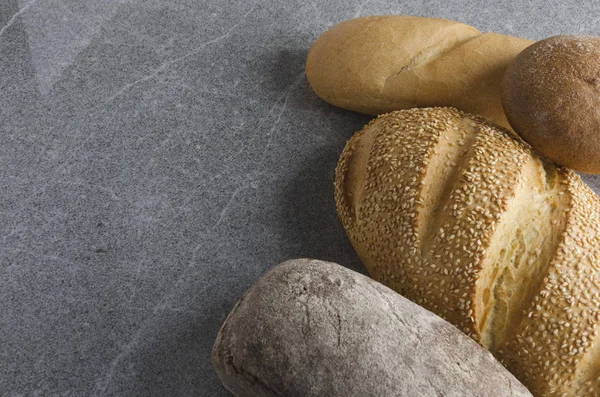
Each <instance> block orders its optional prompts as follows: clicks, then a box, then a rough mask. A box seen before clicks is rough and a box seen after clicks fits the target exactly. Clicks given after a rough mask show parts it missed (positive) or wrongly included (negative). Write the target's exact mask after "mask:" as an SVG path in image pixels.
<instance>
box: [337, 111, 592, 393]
mask: <svg viewBox="0 0 600 397" xmlns="http://www.w3.org/2000/svg"><path fill="white" fill-rule="evenodd" d="M335 198H336V204H337V209H338V214H339V216H340V219H341V220H342V223H343V224H344V227H345V228H346V231H347V233H348V236H349V238H350V240H351V242H352V244H353V246H354V247H355V249H356V251H357V253H358V254H359V256H360V257H361V259H362V261H363V262H364V264H365V266H366V267H367V269H368V270H369V273H370V274H371V275H372V276H373V277H374V278H375V279H376V280H378V281H381V282H383V283H384V284H386V285H388V286H390V287H392V288H393V289H395V290H396V291H398V292H399V293H401V294H403V295H405V296H406V297H408V298H410V299H412V300H413V301H415V302H417V303H419V304H421V305H423V306H424V307H426V308H427V309H429V310H431V311H433V312H435V313H436V314H438V315H440V316H442V317H444V318H446V319H447V320H449V321H450V322H452V323H453V324H455V325H456V326H457V327H458V328H460V329H461V330H463V331H464V332H466V333H467V334H469V335H470V336H472V337H473V338H474V339H475V340H477V341H478V342H479V343H481V344H482V345H483V346H484V347H486V348H487V349H489V350H490V351H491V352H492V353H493V354H495V355H496V357H498V358H499V359H500V360H501V361H503V362H504V363H505V364H506V365H507V367H508V368H509V369H510V370H511V371H512V372H513V373H514V374H515V376H517V378H519V379H520V380H521V381H523V382H524V384H525V385H526V386H528V387H529V388H530V389H531V390H532V391H533V392H534V394H535V395H537V396H554V395H558V396H561V395H563V393H566V394H564V395H565V396H578V395H592V394H594V393H596V394H597V391H598V390H597V389H596V388H598V385H599V383H598V382H597V380H596V378H597V377H598V376H600V368H599V367H600V345H599V343H598V341H597V339H598V337H597V335H598V331H597V329H598V323H600V299H599V289H598V286H599V285H600V280H599V279H598V277H599V276H600V273H598V271H599V270H600V269H599V264H600V261H599V259H600V237H599V236H600V233H599V232H600V230H599V229H600V200H599V199H598V197H597V196H596V195H595V194H594V193H593V192H592V191H591V190H590V189H589V188H588V187H587V185H585V184H584V183H583V182H582V181H581V179H580V178H579V176H577V175H576V174H575V173H574V172H573V171H571V170H568V169H564V168H558V167H556V166H555V165H553V164H551V163H549V162H548V161H546V160H545V159H542V158H540V157H539V156H538V155H536V154H535V153H533V152H532V150H531V148H530V147H529V146H528V145H527V144H526V143H524V142H523V141H520V140H518V139H515V138H512V137H511V136H510V133H509V132H508V131H507V130H505V129H503V128H501V127H498V126H495V125H493V124H491V123H489V122H486V121H485V120H484V119H482V118H480V117H477V116H472V115H468V114H465V113H462V112H460V111H458V110H456V109H452V108H428V109H410V110H402V111H396V112H392V113H389V114H386V115H382V116H380V117H378V118H377V119H375V120H373V121H372V122H371V123H369V124H368V125H367V126H365V128H364V129H363V130H362V131H360V132H358V133H357V134H355V135H354V136H353V137H352V138H351V139H350V141H349V142H348V143H347V145H346V147H345V149H344V152H343V153H342V155H341V157H340V161H339V163H338V167H337V169H336V181H335ZM590 390H591V391H590ZM590 393H592V394H590Z"/></svg>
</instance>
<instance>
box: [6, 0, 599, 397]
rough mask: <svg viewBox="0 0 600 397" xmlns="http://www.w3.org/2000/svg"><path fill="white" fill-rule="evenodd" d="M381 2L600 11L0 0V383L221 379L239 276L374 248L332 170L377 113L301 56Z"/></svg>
mask: <svg viewBox="0 0 600 397" xmlns="http://www.w3.org/2000/svg"><path fill="white" fill-rule="evenodd" d="M382 13H405V14H413V15H424V16H440V17H446V18H451V19H457V20H460V21H463V22H466V23H470V24H473V25H475V26H476V27H478V28H479V29H481V30H484V31H485V30H493V31H496V32H501V33H510V34H515V35H521V36H524V37H528V38H531V39H540V38H543V37H546V36H549V35H553V34H565V33H578V34H599V33H600V19H599V18H598V15H600V3H598V2H595V1H586V2H581V1H551V2H546V1H533V2H513V1H508V0H503V1H494V2H489V1H483V0H481V1H466V2H465V1H457V0H450V1H441V0H440V1H414V2H413V1H411V2H409V1H406V2H391V1H383V0H377V1H376V0H371V1H366V2H365V1H364V0H351V1H342V0H334V1H328V2H316V1H304V0H303V1H300V0H276V1H267V0H255V1H252V0H251V1H229V2H225V1H221V0H200V1H198V0H180V1H174V0H171V1H168V0H146V1H141V0H127V1H126V0H120V1H118V0H30V1H27V0H22V1H21V0H19V1H18V0H2V1H0V134H1V135H0V136H1V142H0V170H1V172H0V186H1V187H2V195H1V196H0V236H1V237H0V238H1V239H2V244H1V249H0V272H1V276H0V302H2V304H1V305H0V341H1V343H0V395H2V396H165V395H173V396H227V393H226V392H225V390H224V389H223V388H222V386H221V385H220V382H219V381H218V378H217V376H216V373H215V371H214V369H213V368H212V365H211V364H210V349H211V347H212V344H213V342H214V339H215V337H216V334H217V330H218V328H219V326H220V325H221V323H222V322H223V320H224V319H225V316H226V315H227V313H228V312H229V311H230V310H231V308H232V307H233V305H234V303H235V301H236V300H237V299H238V298H239V296H240V295H241V293H242V292H243V291H244V290H246V289H247V288H248V287H249V286H250V285H251V284H252V283H253V282H254V281H256V280H257V279H258V277H259V276H260V275H261V274H263V273H264V272H265V271H266V270H267V269H268V268H269V267H270V266H272V265H273V264H274V263H278V262H280V261H282V260H285V259H288V258H292V257H299V256H304V257H315V258H320V259H325V260H332V261H336V262H339V263H342V264H345V265H347V266H349V267H351V268H354V269H360V268H361V266H360V264H359V262H358V260H357V258H356V256H355V254H354V253H353V251H352V249H351V247H350V245H349V243H348V241H347V239H346V237H345V235H344V232H343V229H342V227H341V225H340V223H339V222H338V220H337V217H336V214H335V209H334V202H333V187H332V183H333V170H334V167H335V164H336V161H337V157H338V155H339V153H340V152H341V150H342V148H343V145H344V143H345V141H346V139H348V138H349V137H350V136H351V135H352V133H353V132H354V131H356V130H357V129H359V128H360V127H361V126H362V124H363V123H365V122H366V121H368V118H367V117H365V116H361V115H357V114H352V113H350V112H347V111H342V110H339V109H335V108H333V107H331V106H329V105H327V104H325V103H323V102H322V101H321V100H319V99H318V98H317V97H316V96H315V95H314V94H313V93H312V92H311V90H310V88H309V86H308V84H307V82H306V78H305V77H304V74H303V66H304V60H305V57H306V54H307V52H308V49H309V48H310V45H311V43H312V42H313V41H314V40H315V39H316V37H317V36H318V35H319V34H320V33H321V32H322V31H324V30H325V29H326V28H327V27H328V26H331V25H333V24H335V23H338V22H341V21H343V20H346V19H349V18H352V17H354V16H359V15H372V14H382ZM586 180H587V181H588V182H591V183H595V184H596V186H600V185H599V184H598V181H600V178H594V177H588V178H586Z"/></svg>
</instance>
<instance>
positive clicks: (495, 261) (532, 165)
mask: <svg viewBox="0 0 600 397" xmlns="http://www.w3.org/2000/svg"><path fill="white" fill-rule="evenodd" d="M557 180H561V176H558V175H556V171H555V170H554V169H553V168H551V167H548V166H545V165H544V164H543V162H542V161H541V160H539V159H538V158H535V157H531V158H530V159H529V160H528V161H526V162H525V163H524V164H523V166H522V167H521V170H520V176H519V180H518V183H517V185H516V189H515V193H514V196H513V197H512V198H511V199H510V201H509V203H508V205H507V208H506V210H505V211H504V212H503V213H502V215H501V219H500V222H499V224H498V226H497V228H496V231H495V233H494V235H493V236H492V238H491V239H490V241H491V243H490V245H489V247H488V249H487V253H486V255H485V257H484V258H483V264H482V267H481V268H482V271H481V272H480V274H479V279H478V281H477V283H478V287H477V297H476V299H475V302H476V304H477V305H478V306H477V307H476V319H477V324H476V326H477V332H478V334H479V335H480V342H481V344H482V345H483V346H485V347H486V348H487V349H488V350H490V351H491V352H493V353H495V352H496V351H497V350H498V349H500V348H501V347H502V345H503V343H504V341H505V340H506V338H507V336H510V335H512V334H513V333H514V331H515V329H516V328H517V327H518V325H519V324H520V322H521V320H522V318H523V310H524V309H525V308H526V307H527V305H528V304H529V303H530V302H531V301H532V299H533V296H534V295H535V294H536V293H537V292H538V290H539V286H540V284H541V282H542V279H543V275H544V274H546V271H547V269H548V266H549V264H550V260H551V258H552V255H553V254H554V252H556V248H557V245H558V237H559V236H560V235H561V233H562V231H563V230H564V227H565V221H566V216H565V211H564V209H565V208H568V200H566V197H567V196H566V195H565V190H566V189H565V186H564V184H561V183H557Z"/></svg>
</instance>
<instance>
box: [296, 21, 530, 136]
mask: <svg viewBox="0 0 600 397" xmlns="http://www.w3.org/2000/svg"><path fill="white" fill-rule="evenodd" d="M532 43H533V41H530V40H526V39H522V38H518V37H512V36H505V35H501V34H495V33H485V34H482V33H481V32H480V31H479V30H477V29H476V28H474V27H472V26H469V25H465V24H462V23H459V22H454V21H449V20H445V19H439V18H423V17H414V16H400V15H388V16H373V17H364V18H358V19H352V20H350V21H346V22H343V23H341V24H339V25H336V26H334V27H332V28H331V29H329V30H328V31H326V32H325V33H323V34H322V35H321V36H320V37H319V38H318V40H317V41H316V42H315V44H314V45H313V47H312V49H311V50H310V52H309V54H308V59H307V61H306V76H307V78H308V81H309V83H310V85H311V86H312V88H313V89H314V91H315V92H316V93H317V95H319V96H320V97H321V98H322V99H324V100H325V101H327V102H329V103H331V104H333V105H335V106H339V107H342V108H345V109H349V110H354V111H357V112H361V113H366V114H372V115H375V114H381V113H386V112H389V111H392V110H398V109H406V108H412V107H427V106H453V107H456V108H459V109H461V110H464V111H468V112H472V113H476V114H481V115H483V116H485V117H487V118H489V119H490V120H492V121H494V122H496V123H498V124H500V125H502V126H505V127H508V128H510V127H509V125H508V122H507V121H506V117H505V116H504V111H503V109H502V103H501V99H500V83H501V81H502V76H503V74H504V71H505V70H506V68H507V67H508V65H509V64H510V62H511V61H512V60H513V59H514V57H515V56H516V55H517V54H518V53H519V52H521V51H522V50H523V49H524V48H525V47H527V46H529V45H530V44H532Z"/></svg>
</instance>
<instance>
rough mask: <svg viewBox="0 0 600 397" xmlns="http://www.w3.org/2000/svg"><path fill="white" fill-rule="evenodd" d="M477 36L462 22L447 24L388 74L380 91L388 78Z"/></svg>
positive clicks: (421, 65)
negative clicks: (395, 69) (404, 62)
mask: <svg viewBox="0 0 600 397" xmlns="http://www.w3.org/2000/svg"><path fill="white" fill-rule="evenodd" d="M479 36H481V33H480V32H477V33H475V32H473V31H466V30H465V29H464V25H463V24H452V25H449V26H448V27H447V28H445V29H443V30H441V31H440V32H438V34H437V35H435V36H432V37H431V38H430V39H429V44H428V45H426V46H425V47H423V49H422V50H421V51H419V52H418V53H416V54H415V55H414V56H413V57H412V58H411V59H410V60H409V61H408V62H407V63H406V65H404V66H402V67H401V68H400V69H399V70H398V71H397V72H395V73H393V74H391V75H389V76H388V77H387V78H386V79H385V80H384V82H383V85H382V87H381V91H382V92H383V91H385V87H386V84H387V83H388V81H389V80H390V79H393V78H394V77H397V76H400V75H401V74H403V73H406V72H410V71H413V70H415V69H418V68H420V67H423V66H425V65H427V64H428V63H430V62H434V61H436V60H438V59H440V58H442V57H443V56H445V55H447V54H448V53H450V52H452V51H454V50H455V49H457V48H459V47H461V46H463V45H464V44H465V43H467V42H469V41H471V40H473V39H474V38H476V37H479Z"/></svg>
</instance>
